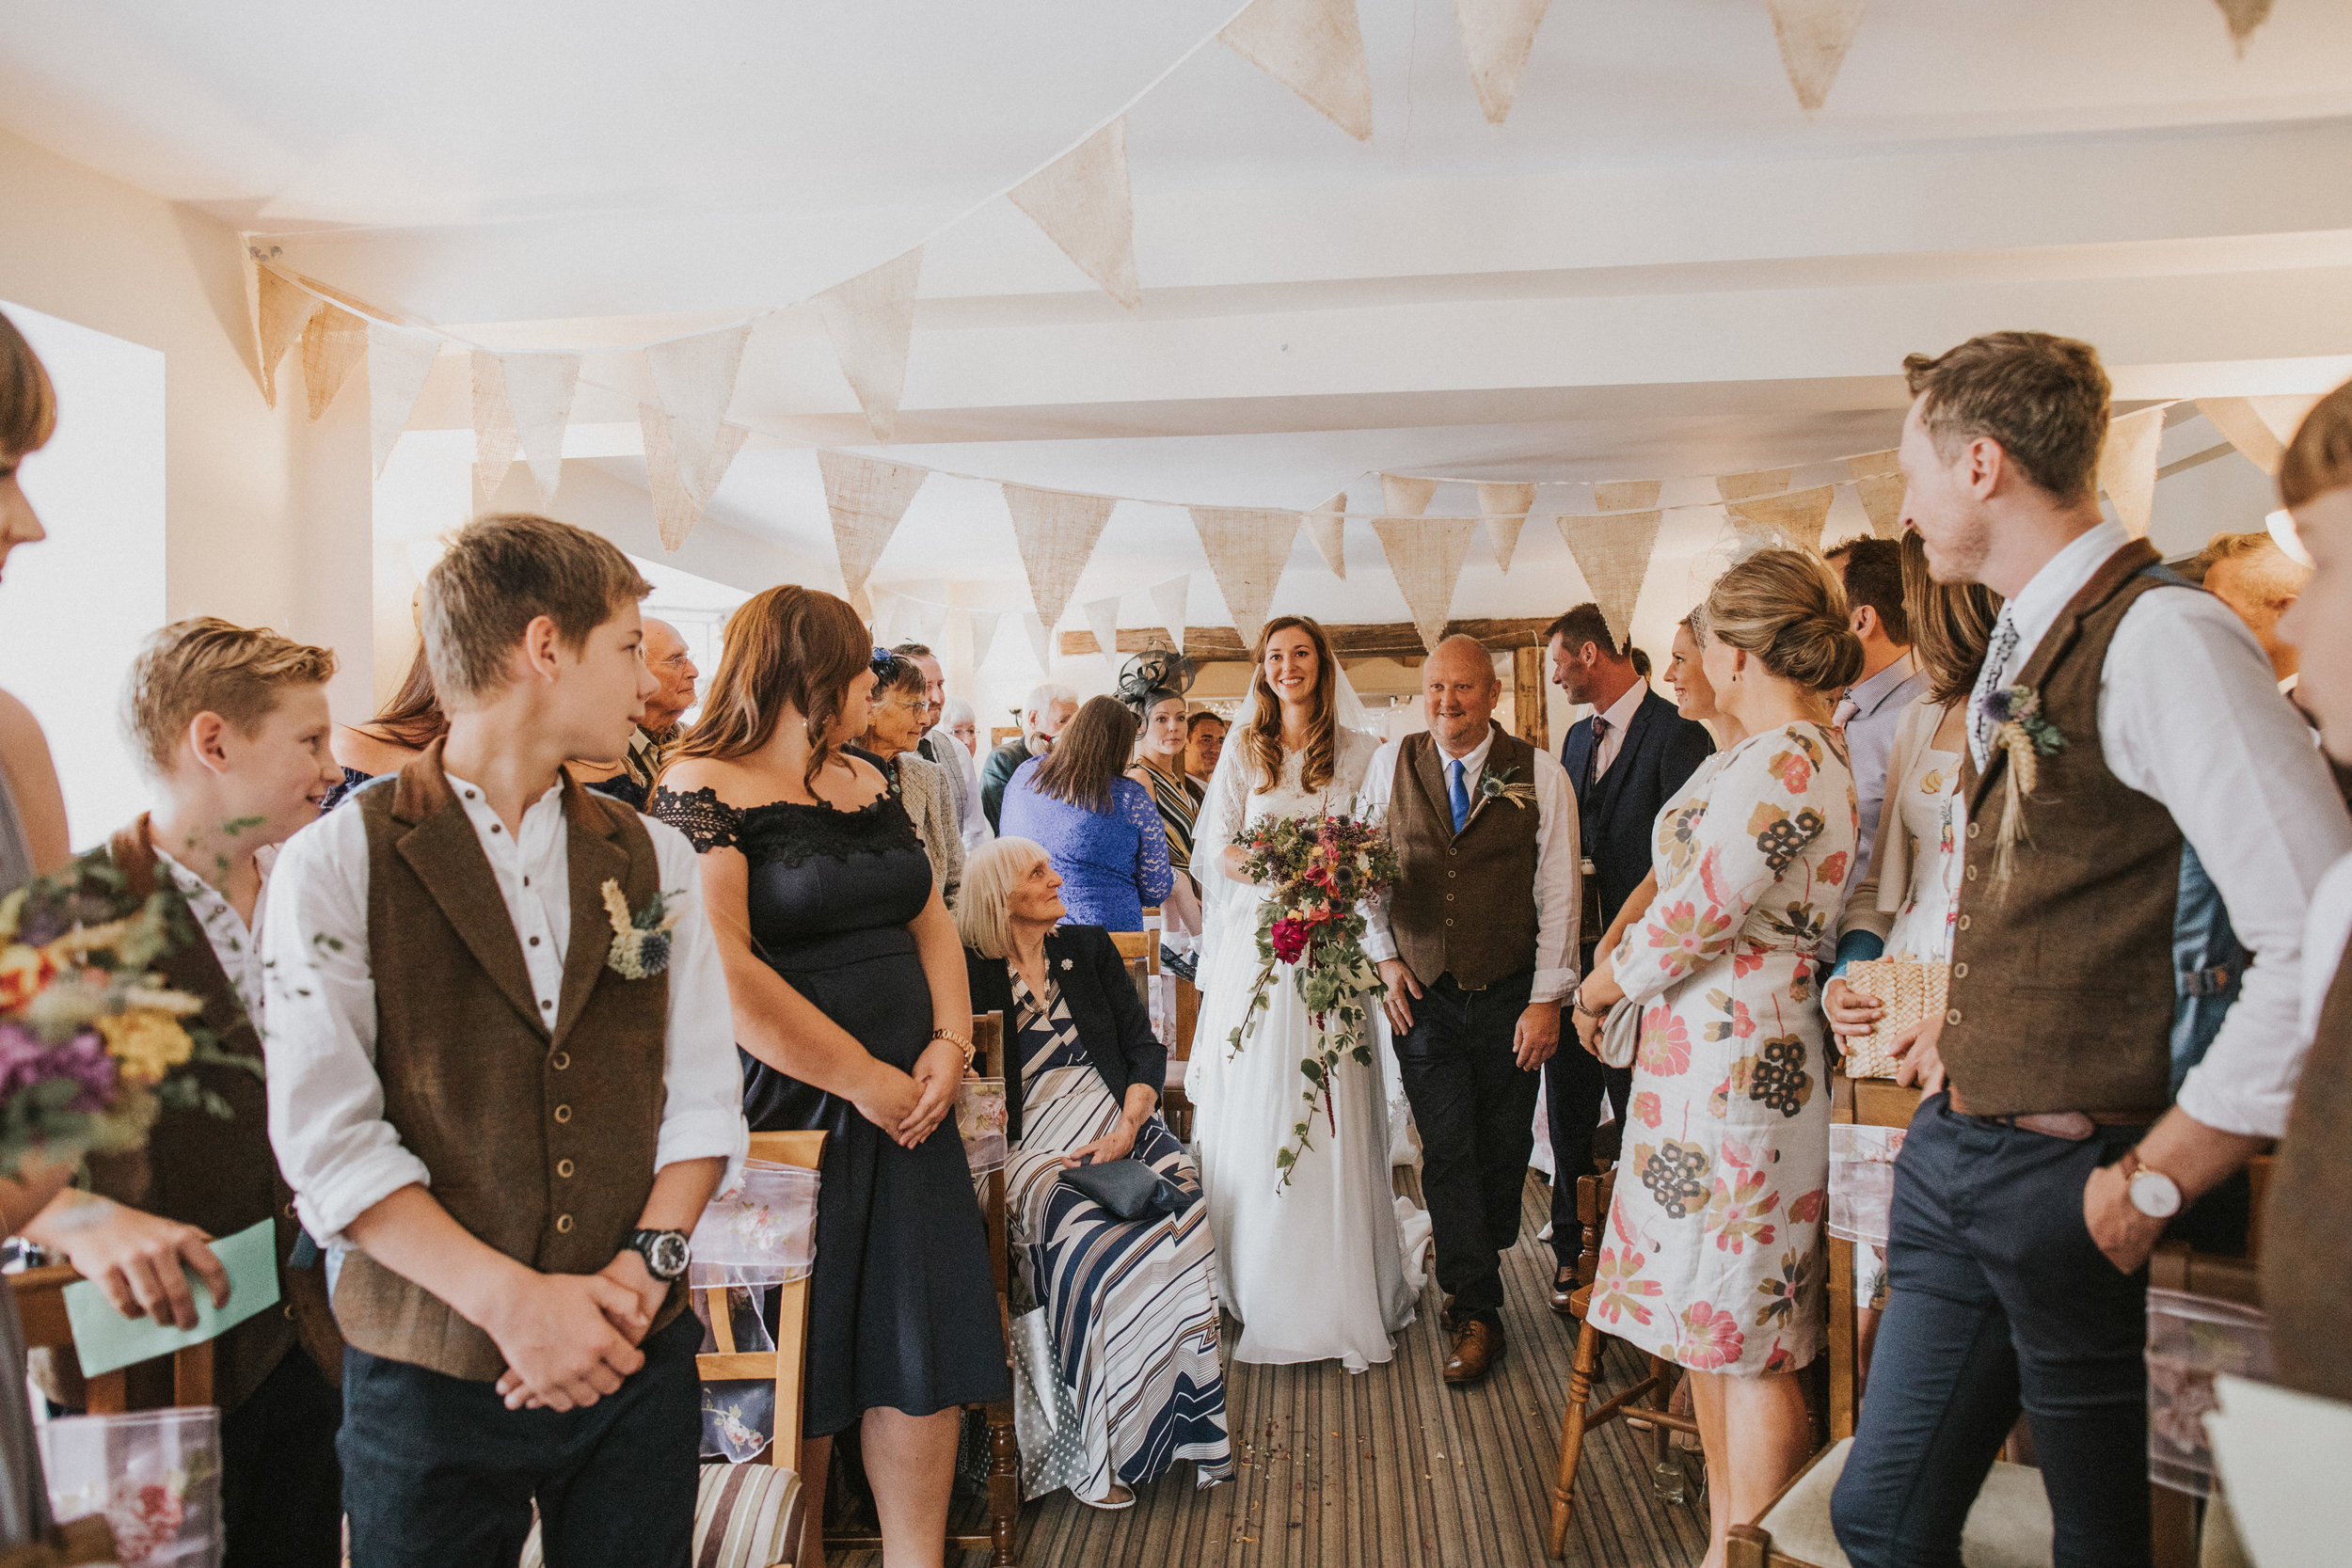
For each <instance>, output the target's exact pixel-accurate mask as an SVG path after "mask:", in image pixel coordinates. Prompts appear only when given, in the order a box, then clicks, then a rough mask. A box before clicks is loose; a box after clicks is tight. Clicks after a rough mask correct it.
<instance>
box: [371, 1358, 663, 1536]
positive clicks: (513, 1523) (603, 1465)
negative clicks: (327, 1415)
mask: <svg viewBox="0 0 2352 1568" xmlns="http://www.w3.org/2000/svg"><path fill="white" fill-rule="evenodd" d="M701 1342H702V1323H700V1321H699V1320H697V1319H696V1318H695V1317H694V1315H693V1314H692V1313H691V1312H688V1313H683V1314H681V1315H680V1316H679V1318H678V1320H677V1321H676V1322H675V1323H671V1324H669V1325H668V1326H667V1327H665V1328H663V1329H662V1330H661V1331H660V1333H658V1334H654V1335H651V1336H649V1337H648V1338H646V1340H645V1343H644V1352H645V1364H644V1367H642V1368H640V1369H639V1370H637V1372H636V1373H635V1375H633V1376H631V1377H630V1378H629V1379H628V1381H627V1382H625V1383H623V1384H622V1385H621V1387H620V1390H619V1392H617V1393H613V1394H609V1395H607V1396H606V1397H605V1398H603V1399H601V1400H598V1401H597V1402H596V1403H595V1404H593V1405H590V1406H589V1407H588V1408H587V1409H585V1410H567V1411H561V1412H559V1411H553V1410H509V1409H507V1408H506V1403H505V1402H504V1401H503V1400H501V1399H500V1398H499V1395H498V1390H497V1388H496V1386H493V1385H491V1384H488V1383H475V1382H470V1381H469V1380H466V1379H463V1378H454V1377H444V1376H442V1375H441V1374H440V1373H439V1372H434V1371H427V1370H425V1369H424V1368H422V1367H414V1366H410V1365H408V1364H407V1363H405V1362H401V1361H390V1360H387V1359H385V1358H384V1357H382V1356H376V1355H370V1354H367V1353H366V1352H365V1351H358V1350H351V1351H345V1352H344V1354H343V1410H344V1414H345V1416H346V1419H345V1420H344V1422H343V1431H342V1440H341V1442H340V1443H339V1444H338V1447H339V1448H340V1449H342V1461H343V1506H344V1508H345V1509H346V1510H347V1511H348V1512H349V1513H350V1515H351V1562H352V1568H514V1565H515V1562H516V1559H517V1558H519V1557H520V1556H521V1554H522V1547H523V1542H524V1540H525V1539H526V1538H528V1537H529V1535H530V1534H531V1505H532V1502H533V1501H534V1500H535V1501H536V1502H537V1503H538V1505H539V1513H540V1519H541V1531H542V1535H541V1539H542V1543H543V1544H544V1545H545V1547H546V1552H547V1560H548V1564H549V1568H605V1565H610V1568H686V1561H687V1553H688V1550H689V1548H690V1546H691V1544H692V1541H693V1533H694V1495H695V1486H696V1482H697V1481H698V1480H699V1479H700V1478H699V1475H698V1473H697V1465H698V1464H699V1458H698V1456H699V1454H700V1451H701V1449H702V1392H701V1385H700V1384H699V1382H698V1381H697V1380H696V1378H695V1375H694V1351H695V1348H696V1347H697V1346H698V1345H699V1344H700V1343H701Z"/></svg>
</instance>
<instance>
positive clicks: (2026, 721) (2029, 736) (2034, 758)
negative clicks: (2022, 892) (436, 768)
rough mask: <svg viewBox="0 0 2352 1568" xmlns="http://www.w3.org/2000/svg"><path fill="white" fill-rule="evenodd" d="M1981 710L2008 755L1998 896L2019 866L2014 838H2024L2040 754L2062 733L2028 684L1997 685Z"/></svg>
mask: <svg viewBox="0 0 2352 1568" xmlns="http://www.w3.org/2000/svg"><path fill="white" fill-rule="evenodd" d="M1984 706H1985V713H1986V715H1987V717H1989V718H1990V719H1991V720H1992V721H1993V744H1994V747H1995V748H1996V749H1998V750H1999V751H2000V752H2002V753H2003V754H2004V755H2005V756H2007V757H2008V759H2009V778H2008V779H2007V780H2006V781H2005V783H2004V784H2003V786H2002V800H2001V828H2000V832H1998V833H1996V834H1995V835H1994V840H1993V891H1994V895H1995V896H1999V895H2001V894H2002V893H2004V892H2005V891H2006V890H2007V889H2008V887H2009V879H2010V872H2012V871H2014V870H2015V869H2016V865H2017V842H2018V840H2019V839H2021V838H2026V836H2027V835H2026V820H2025V811H2024V806H2025V801H2026V796H2028V795H2031V794H2032V793H2033V790H2034V785H2035V784H2039V783H2040V782H2041V774H2042V760H2041V759H2042V758H2043V757H2047V756H2056V755H2057V754H2058V752H2060V751H2062V750H2063V749H2064V748H2065V745H2066V736H2065V733H2064V732H2063V731H2061V730H2060V729H2059V728H2058V726H2057V725H2056V724H2053V723H2052V722H2050V721H2049V719H2048V718H2047V717H2046V716H2045V715H2044V714H2043V713H2042V693H2041V692H2039V691H2036V690H2035V689H2033V688H2032V687H2030V686H2023V685H2020V686H2004V687H1997V688H1995V689H1994V690H1993V692H1992V693H1991V694H1990V695H1988V696H1987V697H1986V698H1985V704H1984Z"/></svg>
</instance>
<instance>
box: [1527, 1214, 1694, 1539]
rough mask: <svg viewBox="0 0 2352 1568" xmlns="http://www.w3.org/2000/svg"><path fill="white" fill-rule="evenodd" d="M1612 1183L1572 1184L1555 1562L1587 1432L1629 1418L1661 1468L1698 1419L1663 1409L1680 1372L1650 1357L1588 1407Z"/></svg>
mask: <svg viewBox="0 0 2352 1568" xmlns="http://www.w3.org/2000/svg"><path fill="white" fill-rule="evenodd" d="M1616 1181H1617V1173H1616V1172H1615V1171H1613V1170H1608V1171H1603V1172H1601V1173H1600V1174H1598V1175H1597V1176H1580V1177H1578V1178H1577V1179H1576V1219H1577V1224H1578V1225H1579V1226H1580V1227H1581V1228H1582V1230H1583V1237H1582V1244H1581V1247H1580V1249H1579V1250H1578V1252H1577V1256H1576V1285H1577V1288H1576V1293H1575V1294H1574V1296H1573V1297H1572V1298H1571V1300H1570V1307H1569V1312H1570V1315H1571V1316H1573V1317H1574V1318H1575V1319H1576V1321H1577V1331H1576V1355H1575V1358H1574V1359H1573V1360H1572V1361H1571V1362H1570V1363H1569V1365H1568V1408H1567V1414H1566V1415H1565V1417H1564V1418H1562V1420H1561V1423H1560V1471H1559V1474H1558V1476H1557V1477H1556V1478H1555V1479H1554V1481H1553V1482H1552V1487H1551V1535H1550V1538H1549V1544H1550V1549H1551V1555H1552V1556H1553V1557H1560V1556H1562V1555H1564V1554H1565V1552H1566V1550H1567V1545H1568V1523H1569V1521H1570V1519H1571V1518H1572V1517H1573V1516H1574V1514H1575V1509H1576V1502H1575V1497H1574V1493H1575V1488H1576V1470H1577V1465H1579V1464H1580V1463H1581V1461H1582V1459H1583V1457H1584V1438H1585V1434H1586V1433H1589V1432H1591V1431H1592V1430H1593V1429H1594V1428H1595V1427H1598V1426H1605V1425H1607V1424H1608V1423H1609V1422H1611V1421H1613V1420H1615V1419H1617V1418H1619V1417H1621V1416H1627V1415H1629V1414H1630V1415H1631V1416H1632V1417H1634V1418H1637V1419H1639V1420H1641V1421H1643V1422H1645V1423H1646V1424H1647V1425H1648V1427H1649V1429H1650V1440H1651V1461H1652V1463H1653V1464H1659V1465H1662V1464H1664V1463H1665V1461H1666V1455H1667V1445H1668V1444H1670V1443H1671V1442H1672V1441H1673V1438H1672V1437H1670V1436H1669V1435H1668V1433H1676V1432H1686V1433H1690V1434H1691V1435H1692V1436H1693V1437H1695V1436H1697V1435H1698V1430H1699V1428H1698V1423H1697V1422H1696V1421H1695V1420H1693V1419H1692V1418H1690V1417H1688V1416H1677V1415H1676V1414H1675V1413H1674V1412H1672V1411H1671V1410H1669V1409H1667V1403H1668V1402H1669V1400H1670V1399H1671V1397H1672V1395H1673V1393H1674V1378H1675V1373H1676V1372H1677V1370H1679V1369H1677V1367H1676V1366H1675V1365H1674V1363H1673V1362H1671V1361H1668V1360H1666V1359H1665V1358H1664V1357H1663V1356H1658V1355H1653V1356H1650V1357H1649V1358H1648V1361H1649V1366H1648V1370H1646V1372H1645V1374H1644V1375H1643V1376H1642V1377H1641V1378H1640V1379H1638V1380H1637V1381H1636V1382H1635V1383H1634V1384H1633V1386H1631V1387H1629V1388H1627V1389H1625V1390H1623V1391H1622V1392H1620V1393H1617V1394H1615V1395H1613V1396H1612V1397H1611V1398H1609V1399H1607V1400H1605V1401H1603V1402H1601V1403H1600V1404H1598V1405H1597V1406H1594V1407H1592V1408H1590V1409H1587V1408H1586V1402H1588V1401H1590V1400H1591V1399H1592V1397H1593V1383H1594V1380H1595V1377H1596V1375H1597V1371H1598V1369H1599V1366H1600V1342H1601V1340H1602V1339H1603V1338H1605V1337H1606V1336H1605V1335H1604V1333H1603V1331H1602V1330H1601V1329H1599V1328H1597V1327H1596V1326H1595V1325H1594V1323H1593V1318H1592V1306H1593V1278H1594V1275H1596V1274H1597V1272H1598V1271H1599V1267H1600V1241H1601V1236H1602V1233H1603V1232H1604V1231H1605V1230H1606V1229H1607V1228H1608V1225H1609V1199H1610V1196H1611V1195H1612V1194H1613V1192H1614V1191H1615V1189H1616ZM1645 1395H1646V1396H1648V1401H1649V1402H1648V1403H1646V1404H1637V1403H1636V1401H1638V1400H1640V1399H1642V1398H1643V1397H1644V1396H1645Z"/></svg>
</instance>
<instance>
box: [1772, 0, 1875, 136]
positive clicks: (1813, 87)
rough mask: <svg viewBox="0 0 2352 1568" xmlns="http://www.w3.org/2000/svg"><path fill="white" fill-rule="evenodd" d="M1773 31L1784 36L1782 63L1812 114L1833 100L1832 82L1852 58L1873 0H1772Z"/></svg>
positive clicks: (1805, 106)
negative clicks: (1848, 57) (1850, 52)
mask: <svg viewBox="0 0 2352 1568" xmlns="http://www.w3.org/2000/svg"><path fill="white" fill-rule="evenodd" d="M1767 3H1768V4H1770V5H1771V7H1772V32H1773V34H1774V36H1775V37H1777V38H1778V39H1779V40H1780V63H1781V65H1782V67H1783V68H1784V69H1785V70H1787V71H1788V85H1789V86H1790V87H1794V88H1796V89H1797V103H1798V106H1799V107H1801V108H1803V109H1804V112H1805V113H1806V115H1808V116H1810V115H1812V114H1813V113H1814V111H1816V110H1818V109H1819V108H1820V106H1821V105H1822V104H1823V103H1826V102H1828V100H1829V89H1830V87H1831V84H1833V83H1835V82H1836V80H1837V71H1838V68H1839V67H1841V66H1843V65H1844V64H1845V63H1846V51H1847V50H1848V49H1849V48H1851V46H1852V44H1853V37H1854V34H1855V33H1856V32H1858V31H1860V29H1861V27H1862V13H1863V12H1865V11H1867V10H1868V9H1869V8H1870V0H1767Z"/></svg>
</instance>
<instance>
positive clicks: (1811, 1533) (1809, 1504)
mask: <svg viewBox="0 0 2352 1568" xmlns="http://www.w3.org/2000/svg"><path fill="white" fill-rule="evenodd" d="M1852 1447H1853V1439H1852V1438H1851V1437H1847V1438H1842V1439H1840V1440H1839V1441H1837V1442H1836V1443H1833V1444H1831V1445H1830V1447H1829V1449H1827V1450H1826V1451H1824V1452H1823V1453H1822V1454H1821V1456H1820V1458H1819V1459H1817V1460H1815V1461H1814V1462H1813V1466H1812V1468H1810V1469H1808V1470H1807V1471H1805V1473H1804V1475H1803V1476H1801V1477H1799V1478H1798V1480H1797V1483H1796V1484H1795V1485H1794V1486H1791V1487H1790V1488H1789V1489H1788V1492H1787V1493H1786V1494H1785V1495H1784V1496H1783V1497H1781V1499H1780V1501H1778V1502H1776V1503H1774V1504H1773V1505H1772V1512H1771V1513H1767V1514H1765V1515H1764V1517H1763V1518H1761V1519H1758V1520H1757V1521H1756V1524H1757V1526H1758V1527H1760V1528H1762V1529H1763V1530H1764V1531H1765V1532H1766V1533H1767V1534H1769V1535H1771V1536H1772V1550H1773V1552H1774V1553H1776V1554H1778V1555H1780V1556H1785V1557H1788V1558H1792V1559H1794V1560H1797V1561H1799V1562H1803V1563H1805V1564H1807V1565H1808V1568H1849V1564H1848V1563H1847V1560H1846V1554H1845V1553H1844V1552H1843V1551H1841V1550H1840V1549H1839V1548H1838V1545H1837V1537H1836V1533H1835V1532H1834V1531H1832V1530H1831V1528H1830V1526H1829V1497H1830V1493H1831V1492H1833V1491H1835V1490H1836V1486H1837V1478H1838V1476H1839V1475H1840V1474H1842V1473H1843V1472H1844V1470H1845V1468H1846V1454H1847V1450H1849V1449H1851V1448H1852ZM2051 1529H2052V1526H2051V1523H2050V1498H2049V1495H2048V1494H2047V1493H2045V1492H2043V1491H2042V1472H2041V1471H2040V1470H2037V1469H2035V1468H2033V1467H2032V1466H2031V1465H2005V1464H2000V1463H1995V1464H1994V1466H1993V1473H1992V1474H1991V1475H1989V1476H1987V1477H1985V1480H1984V1490H1983V1491H1981V1492H1979V1493H1978V1494H1977V1500H1976V1503H1975V1504H1974V1505H1973V1506H1972V1507H1970V1509H1969V1510H1968V1523H1967V1524H1966V1525H1965V1526H1964V1527H1963V1528H1962V1530H1961V1537H1960V1560H1961V1561H1962V1562H1963V1563H1965V1564H1966V1565H1967V1568H2050V1535H2051Z"/></svg>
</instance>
